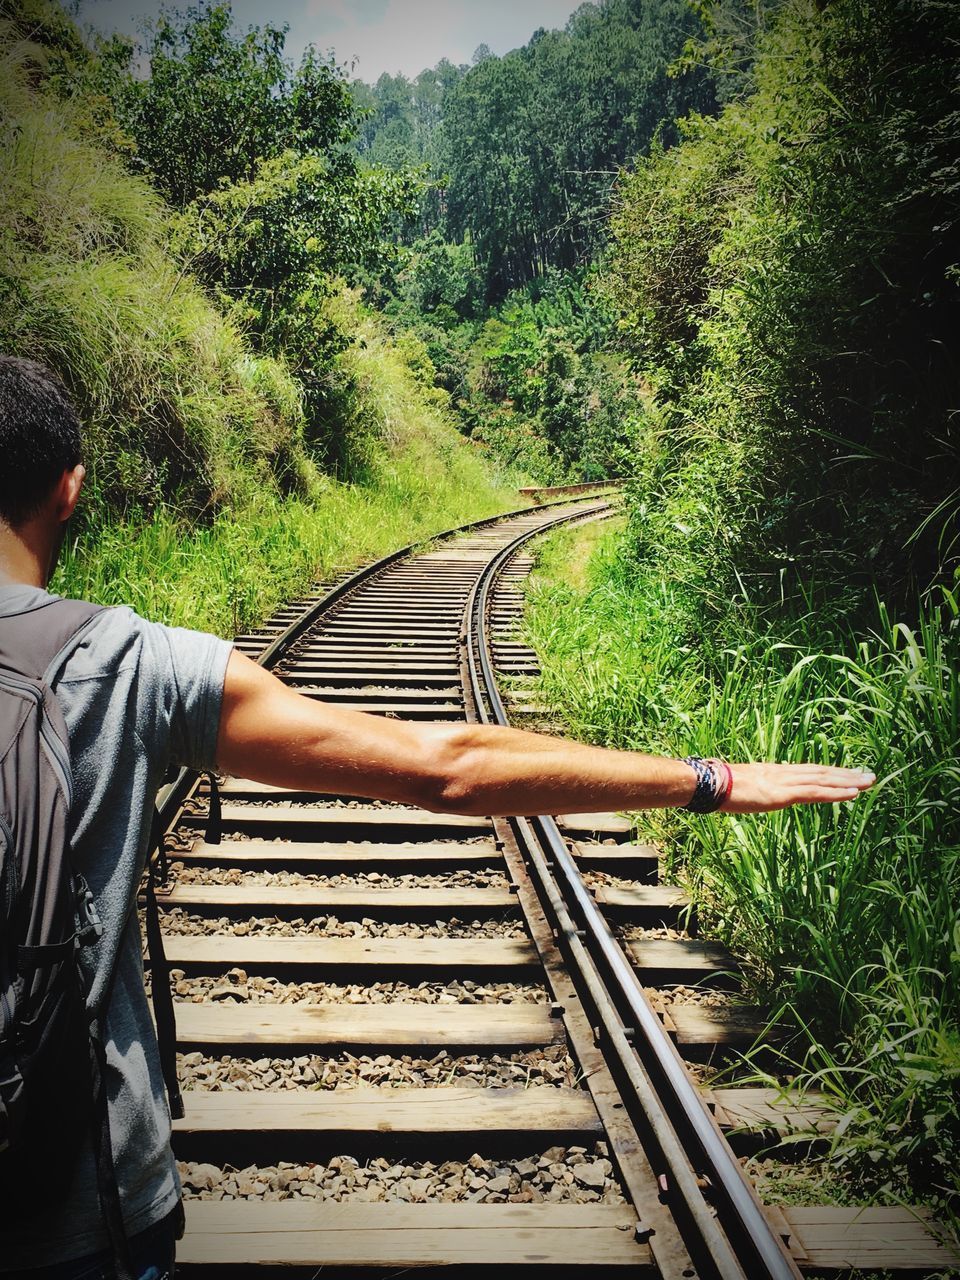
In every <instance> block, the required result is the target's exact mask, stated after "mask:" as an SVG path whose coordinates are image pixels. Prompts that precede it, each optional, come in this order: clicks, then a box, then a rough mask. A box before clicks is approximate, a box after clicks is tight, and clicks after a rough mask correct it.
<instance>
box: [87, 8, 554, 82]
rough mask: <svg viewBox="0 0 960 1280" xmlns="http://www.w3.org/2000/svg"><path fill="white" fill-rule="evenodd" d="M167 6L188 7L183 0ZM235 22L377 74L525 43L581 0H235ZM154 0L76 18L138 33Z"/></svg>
mask: <svg viewBox="0 0 960 1280" xmlns="http://www.w3.org/2000/svg"><path fill="white" fill-rule="evenodd" d="M172 7H176V8H180V9H185V8H186V7H187V0H180V3H177V4H175V5H174V6H172ZM232 7H233V12H234V18H235V21H236V24H237V26H238V27H239V28H240V29H245V28H246V27H248V26H251V25H254V26H262V25H263V24H264V23H265V22H269V23H271V24H273V25H275V26H280V25H282V24H284V23H286V24H288V25H289V27H290V34H289V35H288V37H287V45H286V48H287V52H288V53H289V54H290V55H291V56H292V57H293V58H294V60H295V61H296V60H299V57H300V53H301V52H302V50H303V49H304V47H305V46H306V45H307V44H310V43H312V44H315V45H316V46H317V47H318V48H319V49H320V50H321V51H322V52H326V51H327V50H328V49H332V50H333V51H334V52H335V54H336V58H337V61H338V62H341V63H349V62H350V61H351V60H352V59H356V62H355V64H354V66H353V70H352V71H350V72H349V74H350V75H351V77H355V78H358V79H360V80H366V81H367V82H368V83H372V82H374V81H376V79H377V77H378V76H380V75H381V74H382V73H383V72H384V71H386V72H389V73H390V74H391V75H396V74H397V72H403V74H404V75H406V76H415V75H417V73H418V72H420V71H422V70H423V69H424V68H425V67H432V66H435V65H436V63H438V62H439V61H440V59H441V58H449V59H450V61H451V62H454V63H462V62H470V60H471V58H472V56H473V53H474V50H475V49H476V48H477V47H478V46H479V45H481V44H486V45H488V46H489V48H490V50H491V52H492V53H496V54H504V53H506V52H508V50H510V49H515V48H517V47H518V46H519V45H522V44H526V42H527V41H528V40H529V38H530V36H531V35H533V33H534V31H536V30H537V28H538V27H548V28H549V27H562V26H563V25H564V23H565V22H566V21H567V18H569V16H570V14H571V13H573V12H574V10H575V9H577V8H578V7H579V2H578V0H519V2H518V0H482V3H477V0H233V6H232ZM160 9H161V5H160V4H159V3H155V2H154V0H78V3H76V4H75V6H74V11H75V13H76V16H77V18H78V20H79V21H80V23H81V25H83V26H86V25H87V24H90V25H92V26H93V27H95V28H97V29H98V30H100V31H104V32H111V31H121V32H125V33H126V34H128V35H136V34H137V32H138V29H139V27H140V24H141V23H142V21H143V19H144V18H150V17H155V16H156V15H157V14H158V13H159V12H160Z"/></svg>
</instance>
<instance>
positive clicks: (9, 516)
mask: <svg viewBox="0 0 960 1280" xmlns="http://www.w3.org/2000/svg"><path fill="white" fill-rule="evenodd" d="M81 458H82V453H81V445H80V422H79V419H78V418H77V415H76V412H75V410H74V408H73V405H71V403H70V401H69V399H68V398H67V393H66V390H65V389H64V386H63V384H62V383H61V381H60V379H59V378H58V377H57V376H56V374H53V373H51V372H50V370H49V369H45V368H44V367H43V365H40V364H37V363H36V361H34V360H23V359H20V358H19V357H17V356H0V520H4V521H6V523H7V524H8V525H10V526H11V528H14V529H15V528H17V527H18V526H19V525H22V524H23V523H24V522H25V521H27V520H29V519H30V517H31V516H32V515H35V514H36V512H37V511H38V510H39V509H40V507H41V505H42V504H43V500H44V498H46V497H47V495H48V494H49V493H50V491H51V489H52V488H53V486H54V485H55V484H56V482H57V481H58V480H59V479H60V477H61V476H62V475H63V473H64V471H66V470H68V469H69V468H71V467H75V466H76V465H77V463H78V462H80V461H81Z"/></svg>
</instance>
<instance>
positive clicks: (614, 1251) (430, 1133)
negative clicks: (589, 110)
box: [160, 498, 949, 1280]
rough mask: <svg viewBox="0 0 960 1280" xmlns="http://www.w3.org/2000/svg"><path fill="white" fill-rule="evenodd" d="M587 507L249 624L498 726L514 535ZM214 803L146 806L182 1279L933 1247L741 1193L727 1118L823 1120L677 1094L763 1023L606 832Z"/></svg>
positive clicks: (506, 670) (680, 909) (787, 1266)
mask: <svg viewBox="0 0 960 1280" xmlns="http://www.w3.org/2000/svg"><path fill="white" fill-rule="evenodd" d="M608 513H609V506H608V504H607V503H605V502H603V501H599V500H597V499H596V498H593V499H591V498H586V499H582V500H580V501H578V502H577V503H575V504H574V503H566V504H564V505H557V504H552V505H551V506H550V507H541V508H535V509H533V510H531V511H527V512H523V513H517V514H515V515H513V516H512V517H506V518H503V519H501V520H498V521H495V522H486V523H484V524H482V525H479V526H473V527H471V528H468V529H466V530H464V531H461V532H458V533H457V534H455V535H451V536H447V537H445V538H444V539H442V540H440V541H438V542H437V543H435V544H434V546H433V547H432V549H430V550H427V551H421V552H419V553H417V552H414V551H411V550H410V549H408V551H407V552H405V553H398V554H397V555H396V556H393V557H388V558H387V560H385V561H381V562H379V563H378V564H377V565H376V566H372V567H371V568H369V569H367V570H364V571H362V572H361V573H359V574H355V575H353V576H351V577H350V578H348V579H345V580H344V581H341V582H338V583H336V584H334V585H333V587H332V589H331V590H329V591H326V592H319V593H318V595H317V596H315V597H310V598H306V599H304V600H301V601H297V602H295V603H293V604H291V605H290V606H288V607H286V608H285V609H283V610H281V611H279V612H278V613H277V614H276V615H275V617H274V618H273V619H272V620H271V622H270V623H268V624H267V626H266V627H265V628H264V629H263V630H262V631H260V632H257V633H252V634H250V635H247V636H243V637H239V638H238V641H237V643H238V645H239V646H240V647H242V648H244V649H246V651H247V652H249V653H251V655H253V656H256V657H258V658H259V660H260V661H262V662H264V663H265V664H267V665H269V666H272V667H273V668H274V669H275V670H276V671H277V673H278V674H279V675H280V676H281V677H282V678H283V679H285V680H287V681H289V682H290V683H291V684H293V685H294V686H295V687H297V688H299V689H300V690H301V692H303V693H304V694H306V695H307V696H310V697H317V698H321V699H324V700H327V701H333V702H336V703H339V704H341V705H346V706H353V707H357V708H358V709H362V710H365V711H369V712H373V713H375V714H381V715H389V716H399V717H408V718H419V719H429V720H458V719H464V718H465V719H468V720H480V721H489V722H496V721H500V722H506V714H507V713H506V710H505V708H504V705H503V702H502V700H501V695H500V693H499V691H498V684H499V683H501V682H502V683H505V684H508V685H510V686H511V687H512V694H511V697H510V699H509V701H511V702H512V705H513V713H514V716H515V717H519V718H521V719H522V718H523V717H524V716H529V715H536V714H538V711H539V709H538V708H537V707H536V706H535V704H532V703H531V702H530V699H529V694H528V692H527V691H526V690H525V689H524V687H523V684H524V682H525V681H528V680H529V678H530V677H531V676H532V675H534V674H535V655H533V654H532V653H531V652H530V651H529V650H528V649H526V648H525V647H524V645H523V643H522V639H521V638H520V637H519V636H518V634H517V631H516V627H517V623H518V620H519V617H520V613H521V610H522V600H521V598H520V594H519V580H520V579H522V577H523V576H524V575H525V573H526V572H527V571H528V569H529V559H528V558H527V556H526V550H525V547H526V543H527V541H529V539H530V538H533V537H535V536H536V535H538V534H540V533H543V532H544V531H545V530H546V529H548V528H550V527H552V526H553V525H555V524H558V523H561V522H568V521H571V520H589V519H597V518H602V517H603V516H605V515H606V514H608ZM219 791H220V812H219V827H220V831H219V832H218V833H217V835H216V837H215V838H212V839H211V838H205V835H204V822H203V818H202V815H203V814H204V813H205V812H206V809H207V806H208V803H209V799H208V795H207V788H206V785H205V783H204V782H203V780H201V779H197V778H195V777H193V776H191V775H188V774H183V775H181V777H180V778H179V779H178V780H177V782H176V783H175V784H173V785H172V786H171V787H170V788H169V789H168V791H167V794H166V795H165V797H164V799H163V804H162V811H163V815H164V823H165V826H166V827H167V828H168V829H169V832H170V834H169V835H168V837H167V840H166V848H167V856H168V858H169V859H170V860H171V869H172V875H171V878H170V882H169V885H168V887H167V888H166V889H165V891H164V892H163V893H162V894H161V895H160V902H161V907H162V922H163V932H164V942H165V949H166V953H167V959H168V962H169V964H170V965H171V968H172V974H171V976H172V980H173V985H174V991H175V999H176V1004H175V1008H176V1014H177V1032H178V1048H179V1050H180V1056H179V1074H180V1077H181V1082H182V1084H184V1085H185V1090H184V1100H185V1103H186V1115H185V1118H184V1119H182V1120H179V1121H177V1122H176V1123H175V1126H174V1130H175V1133H174V1146H175V1150H176V1153H177V1156H178V1158H179V1159H180V1160H181V1161H182V1162H183V1163H182V1176H183V1179H184V1184H185V1191H186V1200H187V1206H186V1207H187V1224H188V1226H187V1234H186V1236H185V1238H184V1240H183V1241H182V1242H181V1245H180V1248H179V1252H178V1270H179V1269H180V1268H182V1269H183V1271H184V1273H185V1274H186V1275H187V1276H194V1275H201V1274H206V1273H208V1272H209V1273H210V1274H213V1273H214V1272H216V1273H217V1274H220V1275H225V1274H229V1275H232V1274H234V1272H236V1271H238V1270H239V1269H240V1268H241V1267H251V1268H253V1269H254V1270H256V1272H257V1274H258V1275H259V1274H267V1273H268V1272H269V1271H270V1270H272V1269H274V1268H283V1269H284V1272H285V1273H288V1272H289V1269H290V1268H291V1267H293V1268H299V1269H300V1270H302V1271H303V1273H304V1274H310V1275H314V1274H318V1273H320V1272H321V1271H322V1273H323V1274H324V1275H327V1274H330V1273H331V1272H334V1271H336V1270H337V1269H338V1268H345V1269H346V1268H349V1269H350V1271H351V1274H357V1269H358V1268H360V1269H367V1270H368V1271H369V1272H370V1273H371V1274H373V1273H376V1274H384V1275H386V1274H391V1275H392V1274H396V1273H397V1272H398V1271H400V1270H403V1269H405V1268H407V1267H413V1266H416V1267H421V1268H422V1267H427V1268H431V1267H436V1268H444V1269H447V1268H450V1267H459V1268H461V1269H462V1270H464V1271H469V1270H470V1269H477V1270H478V1272H480V1273H483V1274H486V1269H487V1268H488V1267H489V1266H491V1265H496V1264H501V1263H510V1264H513V1265H515V1266H518V1267H524V1268H526V1269H527V1272H528V1273H529V1274H530V1275H531V1276H532V1275H534V1274H535V1273H539V1272H541V1271H546V1270H547V1269H549V1270H550V1271H551V1273H552V1274H554V1275H556V1274H557V1273H558V1271H559V1272H560V1273H563V1272H565V1271H566V1270H568V1269H574V1268H575V1269H576V1271H577V1273H578V1274H579V1273H581V1272H582V1271H583V1270H584V1269H585V1268H586V1269H587V1270H591V1269H592V1270H593V1271H594V1272H596V1271H597V1270H598V1269H599V1270H600V1272H601V1273H603V1274H606V1272H607V1271H608V1270H610V1269H612V1268H624V1267H634V1268H636V1267H640V1268H643V1269H645V1270H646V1271H647V1272H648V1273H649V1274H650V1275H651V1276H662V1277H664V1280H681V1277H683V1278H686V1277H692V1276H699V1277H701V1278H703V1280H706V1278H707V1277H731V1278H733V1277H738V1278H740V1280H744V1278H745V1280H755V1278H757V1280H760V1278H761V1277H784V1278H785V1277H790V1276H794V1277H795V1276H797V1275H799V1274H800V1273H801V1269H804V1270H809V1269H811V1268H821V1269H823V1268H831V1267H845V1266H850V1265H857V1266H866V1265H883V1266H888V1267H894V1266H898V1265H899V1266H902V1267H906V1268H918V1267H920V1268H922V1267H926V1268H927V1269H932V1268H933V1267H935V1266H944V1265H945V1259H947V1260H948V1258H949V1255H947V1254H945V1253H944V1251H943V1250H942V1249H941V1248H940V1246H939V1245H938V1244H937V1242H936V1240H934V1239H933V1238H932V1237H931V1235H930V1233H929V1231H928V1230H927V1229H926V1225H925V1222H924V1220H923V1218H922V1216H921V1217H917V1216H913V1215H911V1213H910V1212H909V1211H906V1212H895V1211H891V1210H876V1211H875V1210H866V1211H863V1210H861V1211H850V1210H826V1209H819V1210H817V1209H814V1210H793V1209H791V1210H785V1211H778V1210H774V1209H769V1208H767V1209H764V1207H763V1206H761V1205H760V1202H759V1201H758V1199H757V1197H756V1195H755V1194H754V1192H753V1189H752V1187H751V1186H750V1184H749V1182H748V1181H747V1180H746V1179H745V1178H744V1176H743V1172H742V1167H741V1165H740V1162H739V1161H738V1159H737V1157H736V1154H735V1152H734V1149H733V1148H732V1146H731V1141H730V1135H731V1133H733V1132H735V1131H736V1130H742V1131H747V1130H754V1131H756V1130H764V1131H769V1130H772V1129H777V1130H783V1129H788V1128H791V1127H792V1128H793V1129H795V1130H797V1129H801V1130H805V1131H806V1132H807V1134H808V1136H809V1137H810V1139H811V1141H814V1142H815V1141H817V1140H818V1126H820V1127H822V1124H823V1115H822V1113H820V1114H818V1113H817V1112H816V1110H815V1109H814V1110H811V1109H810V1108H809V1106H807V1107H805V1108H804V1107H797V1106H795V1105H787V1104H785V1103H784V1100H783V1099H782V1098H779V1097H778V1096H777V1094H776V1092H775V1091H764V1090H756V1089H754V1090H745V1089H736V1088H729V1089H724V1090H716V1089H715V1090H712V1091H710V1090H708V1089H705V1088H703V1087H701V1086H700V1085H698V1083H697V1061H698V1060H700V1061H702V1060H703V1059H704V1058H708V1059H709V1058H713V1057H716V1056H717V1055H718V1054H720V1053H722V1052H723V1051H724V1049H725V1048H727V1047H730V1046H734V1047H735V1046H736V1045H738V1044H742V1043H743V1042H744V1041H745V1040H747V1039H750V1040H752V1039H753V1038H754V1037H755V1035H756V1030H757V1021H758V1018H759V1017H760V1013H759V1011H750V1010H744V1009H742V1008H739V1007H737V1006H735V1005H733V1004H732V1003H731V1002H730V1001H729V999H728V998H727V997H725V996H724V994H723V988H724V984H725V983H727V984H729V980H730V973H731V966H732V962H731V959H730V957H729V956H728V955H726V954H725V953H724V952H722V951H721V950H719V949H717V948H715V947H711V946H709V945H708V944H705V943H702V942H700V941H699V940H697V939H696V938H695V937H692V936H690V929H689V928H687V929H683V928H681V927H680V926H681V921H682V919H683V913H684V912H685V909H686V906H687V904H686V902H685V900H684V899H683V897H682V895H681V894H680V893H679V892H678V891H677V890H676V889H675V888H673V887H671V886H669V885H664V884H661V883H660V882H659V880H658V876H657V865H658V864H657V854H656V851H655V850H654V849H652V848H649V847H643V846H638V845H635V844H632V843H630V840H631V834H632V833H631V828H630V824H629V823H628V822H627V821H626V820H625V819H623V818H622V817H620V816H618V815H614V814H568V815H561V816H559V817H558V818H557V819H556V820H554V819H552V818H534V819H510V820H506V819H483V818H480V819H478V818H467V817H459V816H456V815H437V814H430V813H427V812H425V811H422V810H417V809H414V808H410V807H407V806H402V805H396V804H385V803H377V802H373V801H364V800H362V799H361V800H357V799H354V798H347V797H340V796H332V795H331V796H317V795H314V794H309V793H302V792H283V791H279V790H277V789H274V788H270V787H266V786H262V785H257V784H253V783H249V782H244V781H241V780H233V779H231V780H228V781H226V782H225V783H224V784H222V786H221V787H220V789H219ZM210 835H211V833H209V832H208V833H207V837H209V836H210ZM681 1055H682V1056H681ZM733 1141H737V1139H736V1138H733Z"/></svg>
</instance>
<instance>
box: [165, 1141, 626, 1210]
mask: <svg viewBox="0 0 960 1280" xmlns="http://www.w3.org/2000/svg"><path fill="white" fill-rule="evenodd" d="M177 1168H178V1169H179V1171H180V1177H181V1180H182V1182H183V1190H184V1198H185V1199H187V1200H197V1199H199V1200H239V1199H245V1200H291V1199H307V1198H309V1199H312V1200H327V1201H334V1202H337V1203H341V1204H342V1203H354V1204H355V1203H379V1202H382V1201H388V1200H394V1201H402V1202H407V1203H412V1204H422V1203H425V1202H426V1201H431V1202H434V1203H436V1202H437V1201H440V1202H442V1203H448V1204H454V1203H461V1204H463V1203H474V1204H543V1203H548V1204H600V1203H602V1204H624V1203H625V1200H624V1196H623V1193H622V1190H621V1187H620V1184H619V1182H618V1181H617V1179H616V1177H615V1176H614V1172H613V1166H612V1164H611V1162H610V1160H609V1158H608V1153H607V1146H606V1143H604V1142H597V1143H595V1144H594V1145H593V1148H592V1150H588V1149H587V1148H586V1147H550V1148H548V1149H547V1150H545V1151H537V1152H534V1153H533V1154H532V1155H530V1156H527V1157H521V1158H519V1159H512V1160H503V1159H485V1158H484V1157H482V1156H480V1155H472V1156H470V1158H469V1159H468V1160H464V1161H462V1160H447V1161H444V1162H443V1163H441V1164H438V1163H434V1162H433V1161H430V1160H418V1161H414V1162H411V1163H409V1164H408V1163H406V1162H405V1161H403V1160H397V1159H395V1158H394V1159H388V1158H387V1157H386V1156H380V1157H375V1158H374V1159H371V1160H367V1161H366V1162H364V1163H363V1164H361V1163H360V1162H359V1161H358V1160H356V1159H354V1158H353V1157H352V1156H346V1155H344V1156H333V1157H332V1158H331V1159H329V1160H327V1161H325V1162H324V1163H322V1164H295V1163H293V1162H290V1161H281V1162H280V1163H278V1164H275V1165H259V1166H258V1165H249V1166H248V1167H247V1168H245V1169H234V1168H233V1166H232V1165H225V1166H223V1168H221V1167H219V1166H217V1165H212V1164H198V1163H195V1162H193V1161H178V1162H177Z"/></svg>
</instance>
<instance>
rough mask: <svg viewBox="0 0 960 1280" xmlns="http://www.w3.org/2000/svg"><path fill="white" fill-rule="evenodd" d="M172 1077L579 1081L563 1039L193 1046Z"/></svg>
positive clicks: (384, 1083)
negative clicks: (237, 1049) (274, 1049)
mask: <svg viewBox="0 0 960 1280" xmlns="http://www.w3.org/2000/svg"><path fill="white" fill-rule="evenodd" d="M177 1075H178V1077H179V1079H180V1083H181V1085H182V1087H183V1088H184V1089H204V1090H209V1091H210V1092H214V1093H217V1092H221V1091H223V1092H231V1091H236V1092H240V1093H246V1092H254V1091H258V1090H262V1089H284V1090H289V1089H310V1090H319V1089H324V1090H326V1089H354V1088H362V1087H369V1086H371V1085H376V1086H378V1087H381V1088H390V1087H393V1088H406V1089H409V1088H413V1087H417V1088H425V1089H432V1088H439V1087H442V1086H448V1087H449V1086H456V1087H457V1088H460V1089H489V1088H497V1087H503V1088H514V1089H516V1088H551V1087H555V1088H559V1087H562V1086H566V1087H567V1088H573V1087H576V1086H578V1085H580V1084H582V1081H581V1078H580V1074H579V1072H578V1070H577V1067H576V1064H575V1063H574V1061H573V1059H572V1058H571V1057H570V1055H569V1054H568V1053H567V1052H566V1049H565V1047H564V1046H563V1045H549V1046H548V1047H546V1048H544V1049H529V1050H527V1051H525V1052H520V1053H511V1054H490V1055H489V1056H482V1055H479V1054H467V1055H464V1056H460V1057H455V1056H452V1055H451V1054H449V1053H447V1052H446V1051H442V1052H440V1053H438V1054H435V1055H434V1056H433V1057H431V1058H417V1057H414V1056H412V1055H411V1054H401V1055H399V1056H396V1057H394V1056H391V1055H390V1054H386V1053H384V1054H373V1055H371V1054H359V1055H356V1054H352V1053H340V1054H337V1055H336V1056H334V1057H323V1056H321V1055H319V1054H302V1055H300V1056H298V1057H296V1058H290V1057H288V1058H277V1057H265V1058H247V1057H234V1056H232V1055H231V1054H221V1055H219V1056H217V1057H210V1056H207V1055H206V1054H204V1053H202V1052H201V1051H200V1050H198V1049H197V1050H194V1051H193V1052H192V1053H180V1054H178V1055H177Z"/></svg>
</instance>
